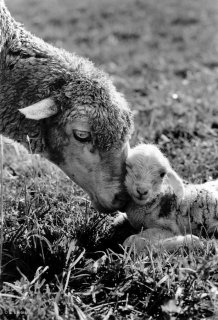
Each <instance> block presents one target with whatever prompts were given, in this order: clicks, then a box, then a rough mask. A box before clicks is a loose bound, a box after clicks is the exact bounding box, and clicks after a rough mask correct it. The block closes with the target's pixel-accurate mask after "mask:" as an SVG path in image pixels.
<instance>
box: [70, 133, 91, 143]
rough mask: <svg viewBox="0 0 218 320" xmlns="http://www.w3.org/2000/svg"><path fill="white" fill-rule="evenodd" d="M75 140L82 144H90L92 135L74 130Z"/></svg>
mask: <svg viewBox="0 0 218 320" xmlns="http://www.w3.org/2000/svg"><path fill="white" fill-rule="evenodd" d="M73 135H74V138H75V139H76V140H78V141H80V142H83V143H85V142H90V141H91V140H92V137H91V133H90V132H89V131H81V130H73Z"/></svg>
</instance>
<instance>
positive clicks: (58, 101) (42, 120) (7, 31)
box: [0, 0, 132, 212]
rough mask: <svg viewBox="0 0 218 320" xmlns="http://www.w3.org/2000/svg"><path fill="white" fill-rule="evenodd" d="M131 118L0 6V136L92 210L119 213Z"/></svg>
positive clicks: (77, 61)
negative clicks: (58, 175) (47, 166)
mask: <svg viewBox="0 0 218 320" xmlns="http://www.w3.org/2000/svg"><path fill="white" fill-rule="evenodd" d="M131 130H132V117H131V112H130V110H129V107H128V104H127V102H126V101H125V99H124V97H123V96H122V95H121V94H120V93H118V92H117V91H116V89H115V87H114V86H113V84H112V82H111V80H110V79H109V78H108V76H107V75H106V74H105V73H103V72H102V71H100V70H98V69H97V68H96V67H94V65H93V64H92V63H91V62H90V61H89V60H86V59H83V58H80V57H78V56H76V55H75V54H71V53H69V52H66V51H65V50H63V49H58V48H55V47H53V46H52V45H50V44H48V43H46V42H44V41H43V40H41V39H39V38H37V37H35V36H33V35H32V34H31V33H29V32H28V31H26V30H25V29H24V28H23V27H22V26H21V25H20V24H19V23H17V22H16V21H15V20H14V19H13V18H12V17H11V15H10V13H9V11H8V9H7V8H6V6H5V3H4V1H3V0H0V132H1V133H2V134H3V135H5V136H8V137H10V138H12V139H14V140H16V141H18V142H20V143H21V144H23V145H24V146H26V147H27V148H29V142H28V141H27V136H28V137H29V140H30V145H31V150H32V152H34V153H41V154H43V155H44V156H45V157H46V158H47V159H49V160H50V161H52V162H53V163H55V164H56V165H58V166H59V167H60V168H61V169H62V170H63V171H64V172H65V173H66V174H67V175H68V176H69V177H70V178H71V179H72V180H73V181H75V182H76V183H77V184H78V185H79V186H81V187H82V188H83V189H84V190H85V191H87V193H88V194H89V195H90V198H91V200H92V202H93V203H94V205H95V207H96V208H97V209H98V210H101V211H105V212H110V211H114V210H116V209H122V207H123V206H124V205H125V202H126V197H127V194H126V192H125V188H124V183H123V181H124V175H125V159H126V154H127V150H128V146H129V137H130V134H131Z"/></svg>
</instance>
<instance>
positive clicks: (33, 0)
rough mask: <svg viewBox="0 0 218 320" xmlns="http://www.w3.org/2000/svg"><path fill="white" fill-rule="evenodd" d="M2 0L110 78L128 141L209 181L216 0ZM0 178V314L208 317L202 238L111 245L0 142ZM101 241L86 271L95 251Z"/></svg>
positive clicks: (208, 277)
mask: <svg viewBox="0 0 218 320" xmlns="http://www.w3.org/2000/svg"><path fill="white" fill-rule="evenodd" d="M6 3H7V4H8V7H9V8H10V10H11V12H12V14H13V15H14V16H15V17H16V19H17V20H18V21H21V22H22V23H24V25H25V26H26V28H28V29H29V30H30V31H31V32H33V33H35V34H36V35H38V36H41V37H42V38H43V39H44V40H46V41H48V42H51V43H53V44H55V45H57V46H59V47H64V48H66V49H67V50H70V51H74V52H77V53H78V54H80V55H82V56H85V57H88V58H90V60H92V61H94V62H95V64H96V65H98V66H99V67H101V68H102V69H104V70H105V71H107V72H108V73H109V74H110V75H111V76H112V78H113V80H114V83H115V84H116V86H117V88H118V89H119V90H120V91H121V92H123V93H124V94H125V96H126V98H127V100H128V101H129V103H130V105H131V108H132V109H133V112H134V116H135V132H134V135H133V137H132V140H131V144H132V145H135V144H136V143H137V142H138V141H143V142H155V143H157V144H158V145H159V146H160V148H161V150H163V151H164V152H165V154H166V155H167V156H168V157H169V159H170V160H171V162H172V164H173V167H174V168H175V169H176V170H177V172H178V173H179V174H180V175H181V176H182V177H183V178H184V179H186V180H188V181H191V182H203V181H206V180H210V179H215V178H218V149H217V148H218V32H217V30H218V3H217V1H216V0H207V1H205V0H183V1H179V0H155V1H154V0H125V1H121V0H110V1H109V0H80V1H71V0H62V1H61V2H60V1H58V0H45V1H42V0H41V1H39V0H28V1H27V0H10V1H9V0H8V1H6ZM3 178H4V179H3V184H4V192H3V197H4V213H5V228H4V247H3V276H2V281H4V284H3V286H2V289H1V293H0V314H1V313H2V316H1V317H2V318H1V319H15V318H16V319H25V318H26V317H27V315H28V316H29V318H28V319H37V320H38V319H58V320H61V319H99V320H100V319H109V320H112V319H211V320H212V319H218V289H217V286H218V280H217V278H218V268H217V262H218V261H217V249H216V246H215V248H214V246H213V243H212V242H208V245H207V246H206V248H205V249H204V250H194V249H193V251H188V252H187V250H185V249H184V248H183V249H181V250H180V251H178V252H175V253H174V254H167V253H165V252H159V253H155V252H152V251H151V252H150V254H149V255H148V256H146V257H143V258H138V257H135V256H134V255H132V254H130V253H128V252H124V253H123V252H122V251H121V250H119V245H116V243H114V242H113V243H111V241H112V240H111V239H112V238H111V230H110V226H111V224H110V222H111V218H110V217H105V216H100V217H99V215H98V214H97V213H96V212H94V210H93V208H92V206H91V204H90V202H89V200H88V198H87V195H86V194H84V192H83V191H82V190H81V189H79V188H78V187H77V186H76V185H74V184H73V183H72V182H71V181H70V180H69V179H68V178H67V177H66V176H65V175H64V174H63V173H62V172H61V171H60V170H58V169H57V168H56V167H55V166H51V165H50V163H48V162H47V161H46V160H44V159H41V158H40V157H38V156H33V155H29V154H28V153H27V152H26V151H24V150H23V149H22V148H21V147H20V146H18V145H17V144H13V143H12V142H11V141H8V140H4V177H3ZM112 233H113V232H112ZM113 241H114V239H113ZM117 241H118V240H117ZM119 241H120V242H121V239H119ZM110 248H111V249H113V251H111V249H110ZM107 249H108V251H107V257H108V259H107V260H106V261H105V263H103V264H102V266H100V268H99V269H98V270H97V272H95V270H93V262H94V261H95V260H96V259H97V258H98V257H100V256H101V255H102V254H101V253H99V252H98V253H97V251H99V250H100V251H105V250H107ZM40 267H41V268H40ZM39 268H40V269H39ZM15 315H16V317H15Z"/></svg>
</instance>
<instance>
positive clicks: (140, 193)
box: [136, 187, 148, 196]
mask: <svg viewBox="0 0 218 320" xmlns="http://www.w3.org/2000/svg"><path fill="white" fill-rule="evenodd" d="M136 191H137V193H138V194H139V195H140V196H146V195H147V194H148V190H145V189H143V188H140V187H138V188H136Z"/></svg>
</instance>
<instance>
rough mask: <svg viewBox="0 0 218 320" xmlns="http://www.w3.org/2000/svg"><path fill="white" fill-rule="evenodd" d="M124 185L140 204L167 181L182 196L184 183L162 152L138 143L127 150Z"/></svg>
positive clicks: (160, 189) (144, 202)
mask: <svg viewBox="0 0 218 320" xmlns="http://www.w3.org/2000/svg"><path fill="white" fill-rule="evenodd" d="M126 169H127V174H126V179H125V185H126V187H127V191H128V193H129V194H130V196H131V197H132V199H133V201H134V202H136V203H137V204H140V205H145V204H146V203H148V202H150V201H151V200H153V199H154V198H155V197H156V196H157V195H158V194H159V193H161V191H162V190H163V188H164V182H167V183H168V184H169V185H170V186H171V187H172V189H173V191H174V192H175V194H176V195H177V196H178V197H180V198H182V197H183V195H184V185H183V182H182V179H181V178H180V177H179V176H178V175H177V173H176V172H175V171H174V170H173V169H172V167H171V165H170V163H169V161H168V159H167V158H166V157H165V156H164V155H163V153H162V152H161V151H160V150H159V149H158V148H157V147H156V146H155V145H151V144H140V145H138V146H136V147H135V148H133V149H130V150H129V154H128V157H127V160H126Z"/></svg>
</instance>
